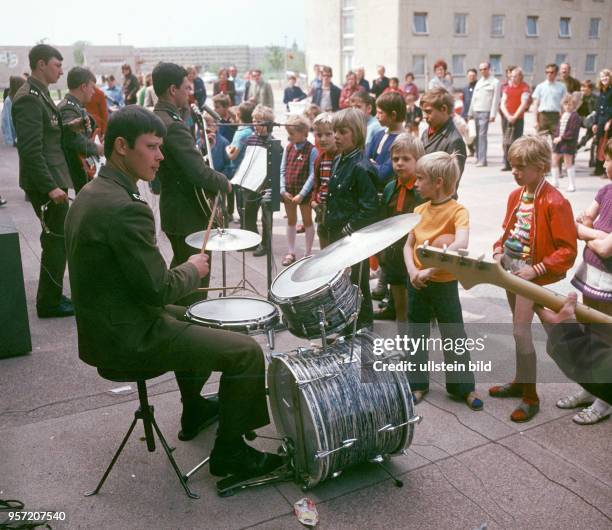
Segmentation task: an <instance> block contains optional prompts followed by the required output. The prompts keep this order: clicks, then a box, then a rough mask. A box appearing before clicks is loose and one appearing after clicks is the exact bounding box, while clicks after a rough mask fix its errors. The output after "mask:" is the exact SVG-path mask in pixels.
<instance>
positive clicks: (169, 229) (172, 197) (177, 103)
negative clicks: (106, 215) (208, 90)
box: [153, 63, 232, 305]
mask: <svg viewBox="0 0 612 530" xmlns="http://www.w3.org/2000/svg"><path fill="white" fill-rule="evenodd" d="M153 88H154V90H155V94H157V97H158V98H159V100H158V101H157V104H156V105H155V108H154V112H155V114H156V115H157V116H159V118H160V119H161V120H162V122H164V125H165V126H166V129H167V131H168V133H167V135H166V139H165V140H164V145H163V146H162V152H163V153H164V160H163V162H162V163H161V166H160V168H159V178H160V181H161V197H160V206H159V212H160V217H161V227H162V230H163V231H164V233H165V234H166V236H168V239H169V240H170V244H171V245H172V252H173V254H174V255H173V258H172V263H171V264H170V266H171V267H175V266H177V265H180V264H181V263H185V261H187V259H188V258H189V256H191V255H193V254H195V253H197V252H199V251H198V250H197V249H194V248H192V247H190V246H189V245H187V243H185V237H186V236H188V235H189V234H192V233H194V232H198V231H200V230H204V229H205V228H206V226H207V224H208V220H209V218H210V213H211V211H210V205H209V203H208V200H207V197H206V196H205V195H204V193H203V192H208V193H209V194H211V196H212V197H214V194H216V193H217V192H218V191H221V192H222V193H228V192H230V191H231V189H232V186H231V184H230V183H229V181H228V180H227V177H226V176H225V175H223V173H219V172H217V171H214V170H213V169H211V168H210V167H208V166H207V165H206V164H205V163H204V159H203V158H202V154H201V152H200V151H199V149H198V148H197V146H196V142H195V139H194V137H193V136H192V134H191V131H190V129H189V126H188V125H186V124H185V122H184V121H183V119H182V118H181V112H182V109H185V108H187V109H188V108H189V80H188V77H187V71H186V70H185V69H184V68H183V67H182V66H179V65H177V64H173V63H160V64H158V65H157V66H156V67H155V69H154V70H153ZM208 283H209V277H208V276H207V277H206V278H205V279H204V280H203V282H202V287H208ZM205 297H206V295H205V294H203V293H202V292H199V293H194V294H192V295H190V296H189V297H186V298H185V299H183V300H181V301H180V302H181V305H189V304H190V303H194V302H196V301H198V300H201V299H203V298H205Z"/></svg>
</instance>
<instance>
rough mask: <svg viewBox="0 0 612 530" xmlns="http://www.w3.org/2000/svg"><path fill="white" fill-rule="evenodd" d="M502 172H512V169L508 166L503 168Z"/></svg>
mask: <svg viewBox="0 0 612 530" xmlns="http://www.w3.org/2000/svg"><path fill="white" fill-rule="evenodd" d="M500 171H512V168H511V167H510V166H506V167H502V168H501V169H500Z"/></svg>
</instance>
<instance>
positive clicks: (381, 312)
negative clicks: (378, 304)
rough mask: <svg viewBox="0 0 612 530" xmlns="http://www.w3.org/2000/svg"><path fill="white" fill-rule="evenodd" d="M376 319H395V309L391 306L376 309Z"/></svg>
mask: <svg viewBox="0 0 612 530" xmlns="http://www.w3.org/2000/svg"><path fill="white" fill-rule="evenodd" d="M374 320H395V311H394V310H393V309H392V308H390V307H389V306H387V307H385V308H383V309H378V310H376V311H374Z"/></svg>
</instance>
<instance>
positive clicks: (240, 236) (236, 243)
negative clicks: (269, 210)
mask: <svg viewBox="0 0 612 530" xmlns="http://www.w3.org/2000/svg"><path fill="white" fill-rule="evenodd" d="M204 235H205V232H204V231H200V232H194V233H193V234H189V235H188V236H187V237H186V238H185V243H187V245H189V246H190V247H192V248H197V249H199V248H202V247H203V245H204V243H203V237H204ZM259 243H261V236H260V235H259V234H255V233H254V232H249V231H248V230H241V229H238V228H215V229H214V231H213V233H212V234H211V235H210V238H209V239H208V242H207V243H206V250H208V251H211V252H215V251H218V252H221V273H222V282H223V283H222V287H201V288H199V289H198V291H223V296H227V291H228V290H229V291H230V296H231V295H233V294H236V293H237V292H238V291H247V292H251V293H254V294H257V295H259V296H262V294H261V293H260V292H259V291H258V290H257V289H256V288H255V286H254V285H253V284H252V283H251V282H250V281H249V280H248V279H247V277H246V252H245V249H247V248H251V247H253V246H255V245H258V244H259ZM240 250H241V251H242V277H241V279H240V281H239V282H238V284H237V285H234V286H228V285H227V262H226V256H225V253H226V252H230V251H240Z"/></svg>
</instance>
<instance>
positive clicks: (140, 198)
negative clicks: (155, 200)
mask: <svg viewBox="0 0 612 530" xmlns="http://www.w3.org/2000/svg"><path fill="white" fill-rule="evenodd" d="M130 197H132V200H133V201H138V202H142V203H144V204H148V203H147V201H146V200H145V199H144V198H143V197H141V196H140V195H138V193H130Z"/></svg>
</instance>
